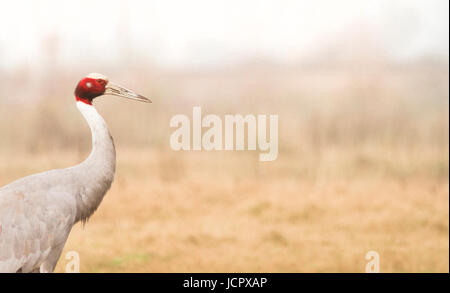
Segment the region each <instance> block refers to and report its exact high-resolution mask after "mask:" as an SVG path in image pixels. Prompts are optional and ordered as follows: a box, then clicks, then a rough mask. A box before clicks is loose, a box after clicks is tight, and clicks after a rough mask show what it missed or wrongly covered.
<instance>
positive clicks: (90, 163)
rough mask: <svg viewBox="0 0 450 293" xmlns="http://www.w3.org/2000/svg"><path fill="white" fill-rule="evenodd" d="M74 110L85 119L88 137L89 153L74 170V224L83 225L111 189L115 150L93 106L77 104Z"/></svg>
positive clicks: (103, 122) (106, 128)
mask: <svg viewBox="0 0 450 293" xmlns="http://www.w3.org/2000/svg"><path fill="white" fill-rule="evenodd" d="M77 107H78V109H79V110H80V112H81V114H82V115H83V116H84V118H85V119H86V121H87V123H88V124H89V127H90V129H91V133H92V151H91V154H90V155H89V157H88V158H87V159H86V160H85V161H84V162H82V163H81V164H80V165H78V166H76V167H74V168H75V169H76V171H77V173H78V180H80V182H79V184H78V185H79V186H82V188H81V190H80V191H79V194H78V195H77V216H76V222H78V221H83V222H85V221H86V220H87V219H88V218H89V216H91V215H92V213H94V211H95V210H96V209H97V208H98V206H99V205H100V203H101V201H102V199H103V197H104V196H105V194H106V192H107V191H108V190H109V188H110V187H111V184H112V182H113V180H114V173H115V169H116V150H115V147H114V141H113V138H112V137H111V135H110V133H109V130H108V126H107V125H106V122H105V120H103V118H102V117H101V116H100V114H99V113H98V112H97V110H96V109H95V107H94V106H92V105H88V104H85V103H83V102H77Z"/></svg>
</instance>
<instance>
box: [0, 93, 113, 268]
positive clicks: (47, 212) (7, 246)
mask: <svg viewBox="0 0 450 293" xmlns="http://www.w3.org/2000/svg"><path fill="white" fill-rule="evenodd" d="M77 107H78V109H79V110H80V112H81V113H82V114H83V116H84V117H85V119H86V121H87V122H88V124H89V126H90V129H91V132H92V152H91V154H90V155H89V157H88V158H87V159H86V160H85V161H84V162H83V163H81V164H79V165H77V166H74V167H71V168H67V169H60V170H52V171H48V172H44V173H39V174H35V175H32V176H28V177H25V178H22V179H20V180H17V181H15V182H13V183H11V184H9V185H6V186H4V187H2V188H0V272H53V270H54V268H55V266H56V263H57V261H58V259H59V256H60V254H61V252H62V249H63V248H64V244H65V242H66V240H67V238H68V236H69V233H70V230H71V229H72V226H73V225H74V224H75V223H77V222H79V221H86V220H87V219H88V218H89V216H90V215H92V213H93V212H94V211H95V210H96V209H97V207H98V206H99V204H100V202H101V201H102V199H103V197H104V195H105V194H106V192H107V191H108V190H109V188H110V187H111V184H112V181H113V178H114V172H115V161H116V160H115V159H116V157H115V148H114V142H113V139H112V137H111V135H110V134H109V131H108V128H107V126H106V123H105V121H104V120H103V118H102V117H101V116H100V115H99V114H98V112H97V111H96V110H95V108H94V107H93V106H92V105H87V104H85V103H83V102H77Z"/></svg>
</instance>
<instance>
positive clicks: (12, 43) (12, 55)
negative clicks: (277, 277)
mask: <svg viewBox="0 0 450 293" xmlns="http://www.w3.org/2000/svg"><path fill="white" fill-rule="evenodd" d="M448 6H449V2H448V1H446V0H434V1H425V0H420V1H419V0H408V1H406V0H404V1H400V0H396V1H392V0H390V1H388V0H378V1H369V0H365V1H357V0H352V1H350V0H342V1H331V0H330V1H324V0H321V1H314V2H311V1H288V0H282V1H274V0H273V1H256V0H254V1H234V0H228V1H206V0H203V1H200V0H194V1H172V0H169V1H118V0H116V1H95V0H91V1H70V2H69V1H56V0H48V1H22V0H16V1H10V2H9V3H7V4H4V5H2V9H1V10H0V135H1V138H0V186H1V185H5V184H7V183H9V182H11V181H12V180H15V179H18V178H20V177H23V176H25V175H29V174H32V173H35V172H39V171H44V170H47V169H54V168H64V167H68V166H71V165H74V164H76V163H79V162H80V161H82V160H83V159H84V158H86V157H87V155H88V154H89V151H90V147H91V145H90V133H89V129H88V127H87V124H86V123H85V122H84V121H83V118H82V117H81V115H80V114H79V112H78V111H77V109H76V108H75V101H74V97H73V91H74V88H75V86H76V83H77V82H78V80H80V79H81V78H82V77H83V76H85V75H86V74H87V73H89V72H100V73H103V74H105V75H107V76H108V77H109V78H110V80H112V81H114V82H115V83H118V84H122V85H124V86H126V87H128V88H131V89H133V90H135V91H137V92H139V93H142V94H144V95H146V96H148V97H149V98H151V99H152V100H153V104H151V105H144V104H139V103H133V102H127V101H126V100H121V99H119V98H115V97H110V96H108V97H103V98H99V99H98V100H96V107H97V109H98V110H99V112H100V113H101V114H102V115H103V117H104V118H105V120H106V121H107V123H108V125H109V127H110V131H111V133H112V135H113V136H114V138H115V143H116V148H117V156H118V158H117V159H118V163H117V173H116V179H115V183H114V184H113V187H112V189H111V191H110V192H109V193H108V194H107V196H106V197H105V199H104V201H103V203H102V204H101V205H100V208H99V209H98V211H97V212H96V213H95V214H94V216H93V217H92V218H91V219H90V220H89V222H88V223H87V224H86V225H85V227H82V226H81V225H77V226H76V227H75V228H74V230H73V231H72V233H71V235H70V237H69V240H68V242H67V244H66V247H65V251H64V252H63V255H62V257H61V259H60V261H59V264H58V267H57V271H60V272H63V271H64V267H65V264H66V263H67V262H68V261H67V260H65V258H64V255H65V253H66V252H67V251H69V250H75V251H77V252H79V253H80V260H81V271H82V272H364V268H365V265H366V263H367V260H366V259H365V255H366V253H367V252H368V251H370V250H375V251H377V252H378V253H379V254H380V269H381V271H382V272H448V271H449V186H448V182H449V157H448V154H449V108H448V107H449V53H448V52H449V14H448V13H449V12H448V10H449V7H448ZM193 106H201V107H202V112H203V115H207V114H217V115H223V114H225V113H227V114H278V115H279V155H278V159H277V160H276V161H274V162H259V160H258V152H247V151H245V152H175V151H172V150H171V149H170V145H169V137H170V134H171V133H172V131H173V129H171V128H170V127H169V121H170V118H171V117H172V116H173V115H175V114H186V115H188V116H190V117H191V115H192V107H193Z"/></svg>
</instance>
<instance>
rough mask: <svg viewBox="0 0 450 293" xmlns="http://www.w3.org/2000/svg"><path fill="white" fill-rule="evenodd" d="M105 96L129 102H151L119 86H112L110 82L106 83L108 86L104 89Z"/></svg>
mask: <svg viewBox="0 0 450 293" xmlns="http://www.w3.org/2000/svg"><path fill="white" fill-rule="evenodd" d="M104 94H105V95H113V96H119V97H122V98H127V99H131V100H136V101H141V102H145V103H151V102H152V101H151V100H150V99H148V98H146V97H144V96H141V95H139V94H136V93H135V92H133V91H131V90H129V89H126V88H124V87H122V86H120V85H117V84H114V83H112V82H108V84H107V85H106V87H105V93H104Z"/></svg>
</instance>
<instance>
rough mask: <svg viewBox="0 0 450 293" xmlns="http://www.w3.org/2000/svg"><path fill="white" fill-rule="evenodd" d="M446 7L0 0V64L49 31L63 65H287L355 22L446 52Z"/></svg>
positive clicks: (441, 1) (29, 57)
mask: <svg viewBox="0 0 450 293" xmlns="http://www.w3.org/2000/svg"><path fill="white" fill-rule="evenodd" d="M448 6H449V2H448V1H447V0H434V1H429V0H403V1H401V0H398V1H393V0H340V1H333V0H330V1H325V0H320V1H300V0H297V1H295V0H292V1H288V0H285V1H283V0H281V1H275V0H272V1H262V0H251V1H249V0H240V1H237V0H226V1H214V0H190V1H175V0H169V1H167V0H165V1H161V0H160V1H149V0H142V1H139V0H136V1H130V0H126V1H121V0H115V1H114V0H104V1H103V0H100V1H95V0H89V1H88V0H82V1H61V0H45V1H42V0H40V1H23V0H14V1H6V2H3V3H2V4H1V7H0V62H1V63H0V66H2V67H4V68H12V67H14V66H16V65H23V64H38V63H39V59H40V58H42V43H43V42H42V39H43V38H48V37H49V36H52V35H56V34H57V35H58V36H59V38H60V54H61V56H60V58H61V59H62V60H63V61H64V62H68V63H76V62H78V61H79V60H81V59H83V58H86V57H89V58H95V59H96V60H99V61H101V62H113V61H114V60H116V58H117V56H118V55H119V52H121V51H120V50H125V52H127V51H126V50H127V48H128V47H127V46H129V47H131V48H133V50H135V51H139V52H141V53H147V54H149V56H151V57H152V58H153V60H154V61H155V62H157V63H159V64H161V65H165V66H186V65H210V64H213V65H214V64H220V63H223V62H229V61H233V60H239V59H243V58H246V57H249V56H253V55H264V56H269V57H272V58H276V59H278V60H279V61H285V62H289V60H292V59H294V58H298V57H299V56H301V55H302V54H303V53H305V52H309V51H311V50H313V49H314V48H316V47H320V45H321V44H323V43H324V42H326V40H329V39H335V38H337V37H339V36H340V35H342V34H343V33H345V32H350V31H353V30H358V29H361V28H364V30H368V31H370V32H373V33H374V35H376V38H377V39H379V40H380V41H381V42H382V44H383V45H384V46H385V47H386V49H387V50H388V52H389V53H390V54H392V55H393V56H395V57H398V58H413V57H417V56H421V55H425V54H440V55H446V56H448V49H449V46H448V43H449V38H448V35H449V28H448V26H449V14H448V9H449V7H448ZM122 52H123V51H122Z"/></svg>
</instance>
